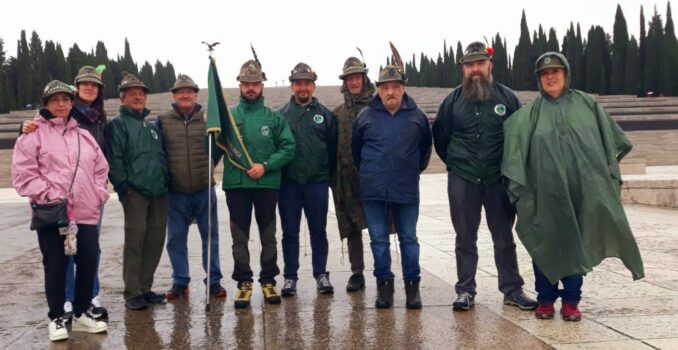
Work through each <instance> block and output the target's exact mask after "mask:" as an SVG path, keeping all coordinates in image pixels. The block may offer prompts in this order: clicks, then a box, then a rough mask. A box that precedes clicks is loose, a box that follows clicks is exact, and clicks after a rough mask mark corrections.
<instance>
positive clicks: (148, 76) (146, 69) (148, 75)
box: [130, 61, 159, 92]
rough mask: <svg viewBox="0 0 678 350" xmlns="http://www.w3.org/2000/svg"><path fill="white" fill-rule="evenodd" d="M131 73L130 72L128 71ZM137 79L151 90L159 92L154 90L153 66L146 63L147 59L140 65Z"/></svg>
mask: <svg viewBox="0 0 678 350" xmlns="http://www.w3.org/2000/svg"><path fill="white" fill-rule="evenodd" d="M130 73H131V72H130ZM139 79H141V81H143V82H144V84H146V86H148V87H149V88H151V91H152V92H159V91H157V90H155V85H154V84H153V83H154V79H153V67H151V64H150V63H148V61H146V62H144V65H143V66H141V71H140V72H139Z"/></svg>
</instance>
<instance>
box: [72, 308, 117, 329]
mask: <svg viewBox="0 0 678 350" xmlns="http://www.w3.org/2000/svg"><path fill="white" fill-rule="evenodd" d="M107 329H108V325H106V322H103V321H97V320H95V319H94V317H92V315H90V314H89V313H87V312H83V313H82V315H80V317H77V316H76V317H75V318H73V326H72V327H71V330H72V331H73V332H87V333H101V332H105V331H106V330H107Z"/></svg>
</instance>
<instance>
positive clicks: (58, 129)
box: [12, 80, 109, 341]
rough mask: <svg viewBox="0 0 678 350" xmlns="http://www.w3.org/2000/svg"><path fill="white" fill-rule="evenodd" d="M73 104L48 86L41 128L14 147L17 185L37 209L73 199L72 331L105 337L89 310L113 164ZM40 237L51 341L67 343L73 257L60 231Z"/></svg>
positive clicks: (64, 89) (57, 85)
mask: <svg viewBox="0 0 678 350" xmlns="http://www.w3.org/2000/svg"><path fill="white" fill-rule="evenodd" d="M73 99H74V93H73V89H72V87H70V86H68V85H67V84H65V83H63V82H60V81H57V80H53V81H51V82H49V84H47V86H46V87H45V90H44V92H43V96H42V103H43V105H45V106H47V108H44V109H41V110H40V113H39V115H38V116H37V117H36V118H35V121H36V122H37V123H38V124H39V127H38V129H37V130H36V131H35V132H33V133H30V134H25V135H22V136H20V137H19V138H18V139H17V142H16V144H15V145H14V152H13V154H12V182H13V184H14V188H15V189H16V191H17V192H18V193H19V194H20V195H21V196H26V197H29V198H30V200H31V201H34V202H36V203H37V204H49V203H54V202H57V201H60V200H63V199H64V198H66V199H67V202H68V205H67V207H68V212H69V216H70V218H71V220H73V221H75V223H76V224H77V226H78V234H77V254H76V255H75V263H76V265H77V268H78V274H77V276H76V281H75V284H76V293H75V302H74V305H73V313H74V315H75V318H74V320H73V326H72V330H73V331H84V332H89V333H99V332H104V331H106V329H107V325H106V323H105V322H101V321H96V320H94V319H93V318H92V316H91V315H90V314H88V312H87V309H88V307H89V306H90V300H91V299H92V283H93V279H94V273H95V270H96V257H97V254H98V251H99V233H98V231H97V223H98V222H99V215H100V214H99V213H100V211H99V208H100V207H101V206H102V205H103V204H104V203H105V202H106V201H107V200H108V196H109V195H108V191H107V190H106V178H107V176H108V163H107V162H106V159H105V158H104V155H103V153H102V152H101V149H99V146H98V145H97V142H96V141H95V140H94V138H93V137H92V135H91V134H90V133H89V132H88V131H86V130H83V129H81V128H79V127H78V123H77V122H76V121H75V120H74V119H73V118H71V108H72V107H73ZM76 165H77V171H76ZM74 175H75V177H74ZM71 181H73V185H72V189H71V192H70V194H68V190H69V187H70V186H71ZM67 194H68V196H67ZM37 235H38V243H39V245H40V251H41V252H42V255H43V259H42V262H43V265H44V271H45V294H46V295H47V304H48V306H49V312H48V314H47V315H48V316H49V318H50V323H49V327H48V328H49V338H50V340H52V341H55V340H61V339H67V338H68V332H67V330H66V327H65V322H64V321H65V320H64V318H63V316H64V300H65V292H64V283H65V278H66V264H67V261H68V259H67V258H68V256H66V255H65V253H64V236H62V235H60V233H59V230H58V229H57V228H56V227H55V228H45V229H38V230H37Z"/></svg>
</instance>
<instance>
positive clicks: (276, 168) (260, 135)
mask: <svg viewBox="0 0 678 350" xmlns="http://www.w3.org/2000/svg"><path fill="white" fill-rule="evenodd" d="M237 80H238V81H239V82H240V103H239V104H238V105H237V106H234V107H232V108H231V114H232V116H233V119H234V120H235V123H236V125H237V126H238V132H239V134H240V137H241V138H242V141H243V143H244V145H245V148H246V149H247V150H248V152H249V155H250V156H251V159H252V167H251V168H250V169H249V170H246V171H244V170H241V169H239V168H238V167H235V166H233V164H232V163H230V162H227V161H225V162H224V181H223V189H224V191H225V192H226V205H227V206H228V211H229V214H230V227H231V236H232V238H233V246H232V247H233V261H234V263H235V267H234V270H233V275H232V278H233V279H234V280H235V281H237V282H238V293H237V295H236V297H235V302H234V303H235V307H236V308H245V307H248V306H249V305H250V299H251V297H252V282H253V279H252V276H253V273H252V269H251V267H250V253H249V249H248V247H247V242H248V241H249V236H250V224H251V221H252V207H254V216H255V218H256V221H257V225H258V227H259V237H260V239H261V258H260V261H261V272H260V273H259V283H261V287H262V291H263V293H264V299H265V300H266V302H268V303H269V304H278V303H280V295H279V294H278V292H277V291H276V290H275V276H277V275H278V274H280V269H279V268H278V254H277V248H276V245H277V242H276V238H275V230H276V223H275V207H276V204H277V203H278V192H279V189H280V180H281V175H282V168H283V167H284V166H285V165H287V163H289V162H290V161H291V160H292V158H293V157H294V148H295V143H294V137H293V136H292V131H291V130H290V127H289V125H288V124H287V120H286V119H285V117H283V115H282V114H280V112H278V111H276V110H274V109H271V108H268V107H266V106H264V97H263V95H262V94H263V91H264V83H263V82H264V81H265V80H266V75H265V74H264V72H262V70H261V65H260V64H259V62H257V61H254V60H249V61H247V62H245V63H244V64H243V65H242V67H241V69H240V74H239V75H238V78H237ZM213 150H214V153H213V157H214V160H215V162H216V161H218V160H219V159H220V158H221V156H222V155H223V151H222V150H221V149H220V148H218V147H213Z"/></svg>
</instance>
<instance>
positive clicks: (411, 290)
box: [405, 281, 421, 309]
mask: <svg viewBox="0 0 678 350" xmlns="http://www.w3.org/2000/svg"><path fill="white" fill-rule="evenodd" d="M405 298H406V301H405V307H406V308H408V309H421V295H420V294H419V282H418V281H405Z"/></svg>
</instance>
